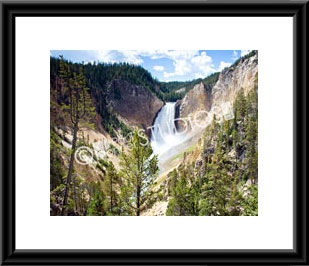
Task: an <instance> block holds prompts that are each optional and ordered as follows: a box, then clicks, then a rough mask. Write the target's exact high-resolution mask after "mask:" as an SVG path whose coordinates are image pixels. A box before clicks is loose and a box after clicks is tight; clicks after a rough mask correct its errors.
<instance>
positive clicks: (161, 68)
mask: <svg viewBox="0 0 309 266" xmlns="http://www.w3.org/2000/svg"><path fill="white" fill-rule="evenodd" d="M153 69H154V70H157V71H163V70H164V66H154V67H153Z"/></svg>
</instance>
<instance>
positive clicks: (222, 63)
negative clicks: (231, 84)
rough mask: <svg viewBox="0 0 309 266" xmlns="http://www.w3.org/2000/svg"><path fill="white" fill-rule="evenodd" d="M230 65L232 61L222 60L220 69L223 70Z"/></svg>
mask: <svg viewBox="0 0 309 266" xmlns="http://www.w3.org/2000/svg"><path fill="white" fill-rule="evenodd" d="M230 65H231V63H228V62H224V61H221V62H220V65H219V71H221V70H223V69H224V68H226V67H229V66H230Z"/></svg>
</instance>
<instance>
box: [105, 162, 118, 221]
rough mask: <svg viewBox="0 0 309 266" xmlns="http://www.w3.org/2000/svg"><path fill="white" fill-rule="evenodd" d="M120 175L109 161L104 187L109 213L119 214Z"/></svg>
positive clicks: (106, 207) (107, 211)
mask: <svg viewBox="0 0 309 266" xmlns="http://www.w3.org/2000/svg"><path fill="white" fill-rule="evenodd" d="M119 184H120V177H119V176H118V173H117V171H116V169H115V167H114V164H113V163H112V162H110V163H108V166H107V169H106V176H105V178H104V181H103V184H102V187H103V192H104V195H105V197H106V198H105V201H104V205H105V209H106V213H107V215H117V214H118V215H119V191H120V185H119Z"/></svg>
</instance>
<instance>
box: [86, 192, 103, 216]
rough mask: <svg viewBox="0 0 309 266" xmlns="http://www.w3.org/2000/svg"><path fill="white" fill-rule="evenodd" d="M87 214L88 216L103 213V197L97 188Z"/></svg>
mask: <svg viewBox="0 0 309 266" xmlns="http://www.w3.org/2000/svg"><path fill="white" fill-rule="evenodd" d="M87 215H88V216H102V215H104V197H103V194H102V192H101V191H100V190H97V191H96V192H95V194H94V197H93V198H92V199H91V201H90V205H89V208H88V212H87Z"/></svg>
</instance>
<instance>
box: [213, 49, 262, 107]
mask: <svg viewBox="0 0 309 266" xmlns="http://www.w3.org/2000/svg"><path fill="white" fill-rule="evenodd" d="M257 72H258V55H257V54H255V55H254V56H251V57H249V58H246V59H241V60H240V61H239V63H238V64H236V65H233V66H231V67H229V68H227V69H225V70H223V71H222V72H221V74H220V76H219V79H218V81H217V83H216V84H215V86H214V87H213V89H212V106H215V105H217V106H219V105H221V104H222V103H227V102H229V103H233V102H234V100H235V98H236V95H237V93H238V92H239V90H240V89H241V88H243V89H244V93H245V95H247V93H248V92H249V91H250V90H252V89H253V88H254V81H255V78H256V74H257Z"/></svg>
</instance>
